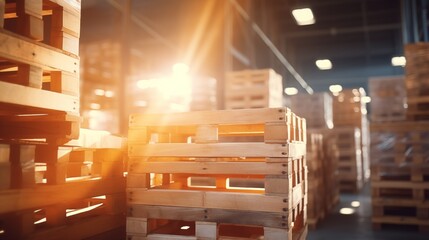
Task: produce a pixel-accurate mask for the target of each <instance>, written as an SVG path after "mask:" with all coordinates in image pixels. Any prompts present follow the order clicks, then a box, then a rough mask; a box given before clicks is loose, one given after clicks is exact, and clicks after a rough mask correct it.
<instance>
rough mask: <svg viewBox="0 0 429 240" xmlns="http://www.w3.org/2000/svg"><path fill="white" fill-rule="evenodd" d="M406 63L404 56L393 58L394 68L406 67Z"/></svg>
mask: <svg viewBox="0 0 429 240" xmlns="http://www.w3.org/2000/svg"><path fill="white" fill-rule="evenodd" d="M406 63H407V60H406V59H405V57H404V56H397V57H392V66H395V67H399V66H400V67H404V66H405V64H406Z"/></svg>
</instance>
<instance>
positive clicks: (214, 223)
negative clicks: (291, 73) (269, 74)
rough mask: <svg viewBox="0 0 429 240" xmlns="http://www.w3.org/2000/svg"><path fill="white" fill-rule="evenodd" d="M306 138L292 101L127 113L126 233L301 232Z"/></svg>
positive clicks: (284, 235) (219, 235)
mask: <svg viewBox="0 0 429 240" xmlns="http://www.w3.org/2000/svg"><path fill="white" fill-rule="evenodd" d="M251 137H254V138H251ZM240 138H241V141H239V140H238V139H240ZM220 139H222V141H220ZM249 139H254V140H257V139H259V140H258V141H253V142H250V141H249ZM305 142H306V129H305V120H304V119H301V118H299V117H296V116H295V114H293V113H292V112H291V111H290V110H289V109H287V108H262V109H243V110H222V111H199V112H190V113H176V114H153V115H151V114H136V115H131V116H130V128H129V158H130V160H129V172H128V173H129V175H128V181H127V192H128V199H129V201H128V216H127V236H128V239H146V238H148V239H196V238H197V239H213V240H214V239H232V238H234V239H235V238H240V239H244V238H245V239H259V237H263V238H264V239H305V235H306V228H307V225H306V215H307V214H306V211H307V210H306V209H307V208H306V206H307V166H306V162H305Z"/></svg>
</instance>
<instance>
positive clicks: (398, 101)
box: [368, 76, 407, 122]
mask: <svg viewBox="0 0 429 240" xmlns="http://www.w3.org/2000/svg"><path fill="white" fill-rule="evenodd" d="M368 87H369V92H370V95H371V121H372V122H390V121H403V120H405V119H406V108H405V107H404V106H405V104H406V102H405V101H406V96H407V91H406V88H405V80H404V77H402V76H391V77H374V78H370V79H369V80H368Z"/></svg>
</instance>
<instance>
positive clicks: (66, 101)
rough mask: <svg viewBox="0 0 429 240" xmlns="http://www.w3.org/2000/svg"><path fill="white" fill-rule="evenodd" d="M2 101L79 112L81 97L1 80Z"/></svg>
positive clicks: (0, 97)
mask: <svg viewBox="0 0 429 240" xmlns="http://www.w3.org/2000/svg"><path fill="white" fill-rule="evenodd" d="M0 42H1V40H0ZM0 49H2V48H0ZM0 51H1V50H0ZM0 102H2V103H8V104H16V105H21V106H30V107H37V108H43V109H50V110H57V111H65V112H79V99H78V98H77V97H74V96H69V95H64V94H59V93H56V92H50V91H45V90H40V89H35V88H31V87H26V86H20V85H17V84H12V83H6V82H0Z"/></svg>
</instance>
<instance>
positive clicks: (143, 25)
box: [107, 0, 177, 51]
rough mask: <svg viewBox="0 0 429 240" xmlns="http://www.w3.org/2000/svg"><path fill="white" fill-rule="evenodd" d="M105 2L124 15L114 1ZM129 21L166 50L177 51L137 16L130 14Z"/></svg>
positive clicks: (122, 10) (168, 41)
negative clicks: (165, 47) (161, 44)
mask: <svg viewBox="0 0 429 240" xmlns="http://www.w3.org/2000/svg"><path fill="white" fill-rule="evenodd" d="M107 2H108V3H109V4H110V5H112V6H113V7H114V8H116V9H117V10H118V11H120V12H121V13H124V11H125V10H124V8H123V7H122V6H121V4H120V3H118V2H116V1H115V0H107ZM130 18H131V21H132V22H133V23H134V24H136V25H137V26H138V27H139V28H141V29H143V30H144V31H145V32H147V33H148V34H149V35H151V36H152V37H153V38H155V39H157V40H158V41H160V42H162V43H163V44H164V45H165V46H167V47H168V48H170V49H172V50H175V51H177V47H176V45H174V44H173V43H172V42H170V40H168V39H166V38H165V37H163V36H162V35H161V34H159V33H158V32H157V31H156V30H155V29H153V28H152V27H150V26H149V25H147V24H146V23H145V22H143V21H142V20H141V19H140V18H139V17H138V16H137V15H135V14H133V13H131V16H130Z"/></svg>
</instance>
